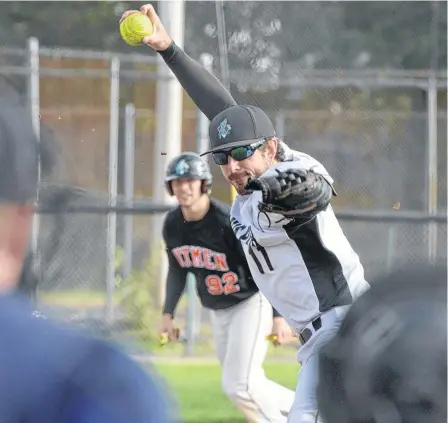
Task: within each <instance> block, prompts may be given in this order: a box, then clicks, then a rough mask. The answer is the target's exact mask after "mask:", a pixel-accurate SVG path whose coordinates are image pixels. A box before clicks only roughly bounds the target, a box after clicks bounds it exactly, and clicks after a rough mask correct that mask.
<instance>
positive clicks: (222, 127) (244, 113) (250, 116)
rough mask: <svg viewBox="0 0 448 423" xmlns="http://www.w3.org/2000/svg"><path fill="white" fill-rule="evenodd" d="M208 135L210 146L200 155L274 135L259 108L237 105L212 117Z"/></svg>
mask: <svg viewBox="0 0 448 423" xmlns="http://www.w3.org/2000/svg"><path fill="white" fill-rule="evenodd" d="M209 136H210V143H211V148H210V150H208V151H206V152H205V153H202V154H201V156H203V155H205V154H209V153H213V152H215V151H220V150H226V149H228V148H232V147H240V146H244V145H249V144H252V143H254V142H257V141H261V140H263V139H266V138H270V137H275V128H274V125H273V123H272V121H271V119H270V118H269V116H268V115H267V114H266V113H265V112H263V110H261V109H260V108H258V107H255V106H249V105H237V106H231V107H229V108H228V109H225V110H223V111H222V112H220V113H218V114H217V115H216V116H215V117H214V118H213V120H212V122H211V123H210V128H209Z"/></svg>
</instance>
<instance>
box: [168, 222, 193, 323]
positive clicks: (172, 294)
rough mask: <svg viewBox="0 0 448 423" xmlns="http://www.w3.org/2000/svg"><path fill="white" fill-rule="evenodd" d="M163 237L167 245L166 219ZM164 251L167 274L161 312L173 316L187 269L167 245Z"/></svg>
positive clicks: (184, 282)
mask: <svg viewBox="0 0 448 423" xmlns="http://www.w3.org/2000/svg"><path fill="white" fill-rule="evenodd" d="M163 239H164V241H165V245H167V239H168V234H167V222H166V221H165V222H164V225H163ZM166 253H167V254H168V276H167V279H166V295H165V304H164V306H163V314H166V313H169V314H171V316H173V317H174V312H175V310H176V307H177V304H178V303H179V300H180V297H181V296H182V294H183V292H184V290H185V285H186V283H187V273H188V271H187V269H184V268H182V267H181V266H180V265H179V263H178V262H177V260H176V257H174V256H173V253H172V252H171V251H170V249H169V248H168V247H167V248H166Z"/></svg>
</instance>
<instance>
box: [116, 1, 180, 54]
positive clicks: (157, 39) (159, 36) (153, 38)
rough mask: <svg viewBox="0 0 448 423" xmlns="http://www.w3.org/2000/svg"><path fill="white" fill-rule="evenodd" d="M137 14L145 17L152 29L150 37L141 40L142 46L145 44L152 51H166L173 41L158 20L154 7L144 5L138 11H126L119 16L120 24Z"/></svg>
mask: <svg viewBox="0 0 448 423" xmlns="http://www.w3.org/2000/svg"><path fill="white" fill-rule="evenodd" d="M139 12H141V13H144V14H145V15H147V16H148V17H149V19H151V22H152V25H153V27H154V31H153V33H152V35H149V36H147V37H144V38H143V40H142V42H143V44H146V45H147V46H149V47H151V48H152V49H153V50H156V51H163V50H166V49H167V48H168V47H169V46H170V45H171V43H172V42H173V40H172V39H171V37H170V36H169V35H168V33H167V32H166V29H165V27H164V26H163V24H162V21H161V20H160V18H159V16H158V15H157V13H156V11H155V10H154V7H153V6H152V5H151V4H145V5H144V6H142V7H141V8H140V10H127V11H126V12H124V13H123V15H122V16H121V19H120V23H121V21H122V20H123V19H124V18H126V17H127V16H129V15H131V14H132V13H139Z"/></svg>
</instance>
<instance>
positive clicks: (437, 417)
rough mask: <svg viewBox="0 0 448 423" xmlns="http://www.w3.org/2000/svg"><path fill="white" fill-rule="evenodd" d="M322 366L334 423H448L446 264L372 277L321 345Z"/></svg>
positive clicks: (327, 414) (321, 392)
mask: <svg viewBox="0 0 448 423" xmlns="http://www.w3.org/2000/svg"><path fill="white" fill-rule="evenodd" d="M320 366H321V368H320V380H319V387H318V401H319V409H320V411H321V413H322V416H323V417H324V421H325V422H327V423H423V422H424V423H436V422H437V423H439V422H440V423H441V422H446V421H447V268H446V263H445V264H442V265H440V266H429V265H426V266H419V267H415V268H407V269H402V270H397V271H395V272H393V273H391V274H389V275H387V276H385V277H382V278H380V279H379V280H377V281H375V282H373V283H372V288H371V289H370V291H368V292H367V293H366V294H364V295H363V296H362V297H361V298H360V299H359V300H358V301H357V302H356V303H355V304H354V305H353V306H352V308H351V309H350V311H349V313H348V314H347V316H346V319H345V320H344V322H343V324H342V326H341V328H340V330H339V332H338V334H337V335H336V336H335V338H334V339H333V340H332V341H331V342H330V343H329V344H328V345H326V346H325V347H324V348H323V349H322V351H321V357H320Z"/></svg>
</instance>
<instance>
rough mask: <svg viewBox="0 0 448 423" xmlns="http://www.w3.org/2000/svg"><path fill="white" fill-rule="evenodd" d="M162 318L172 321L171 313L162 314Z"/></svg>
mask: <svg viewBox="0 0 448 423" xmlns="http://www.w3.org/2000/svg"><path fill="white" fill-rule="evenodd" d="M163 318H164V319H170V320H173V318H174V316H173V315H172V314H171V313H163Z"/></svg>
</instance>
